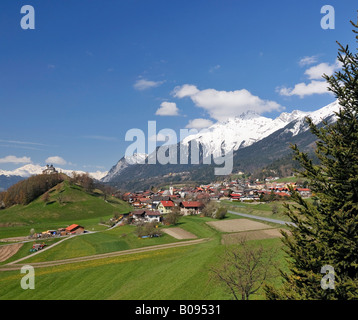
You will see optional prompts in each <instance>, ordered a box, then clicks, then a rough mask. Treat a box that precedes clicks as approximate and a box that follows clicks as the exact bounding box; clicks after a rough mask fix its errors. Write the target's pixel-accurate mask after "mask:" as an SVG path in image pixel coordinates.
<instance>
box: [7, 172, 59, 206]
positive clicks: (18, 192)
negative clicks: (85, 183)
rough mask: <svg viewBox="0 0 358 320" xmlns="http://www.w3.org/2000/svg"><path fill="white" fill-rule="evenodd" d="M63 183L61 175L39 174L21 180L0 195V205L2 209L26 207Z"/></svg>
mask: <svg viewBox="0 0 358 320" xmlns="http://www.w3.org/2000/svg"><path fill="white" fill-rule="evenodd" d="M62 181H63V176H62V175H61V174H58V173H56V174H40V175H36V176H32V177H30V178H28V179H26V180H22V181H20V182H18V183H16V184H14V185H12V186H11V187H10V188H8V189H7V190H6V191H4V192H1V193H0V204H1V205H2V207H4V208H9V207H11V206H13V205H16V204H20V205H27V204H29V203H30V202H31V201H33V200H35V199H36V198H38V197H39V196H41V195H42V194H44V193H45V192H46V191H48V190H50V189H51V188H53V187H54V186H56V185H57V184H59V183H60V182H62Z"/></svg>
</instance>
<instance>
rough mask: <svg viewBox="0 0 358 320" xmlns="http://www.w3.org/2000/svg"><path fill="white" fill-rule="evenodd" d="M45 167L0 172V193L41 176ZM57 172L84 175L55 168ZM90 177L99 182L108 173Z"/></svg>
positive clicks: (27, 165) (95, 173)
mask: <svg viewBox="0 0 358 320" xmlns="http://www.w3.org/2000/svg"><path fill="white" fill-rule="evenodd" d="M44 169H45V167H43V166H40V165H38V164H26V165H24V166H22V167H20V168H17V169H15V170H11V171H10V170H0V191H2V190H6V189H7V188H8V187H10V186H11V185H13V184H15V183H16V182H18V181H20V180H23V179H25V178H28V177H30V176H32V175H37V174H41V173H42V171H43V170H44ZM56 170H57V171H58V172H62V173H65V174H67V175H69V176H71V174H72V172H76V173H78V174H83V173H85V172H84V171H78V170H66V169H61V168H56ZM88 174H89V175H90V177H92V178H93V179H96V180H101V179H102V178H103V177H104V176H106V175H107V174H108V171H105V172H102V171H96V172H89V173H88Z"/></svg>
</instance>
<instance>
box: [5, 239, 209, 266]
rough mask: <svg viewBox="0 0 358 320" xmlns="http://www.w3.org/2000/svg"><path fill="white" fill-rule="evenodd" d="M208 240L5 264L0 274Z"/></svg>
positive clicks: (181, 245) (200, 240) (175, 246)
mask: <svg viewBox="0 0 358 320" xmlns="http://www.w3.org/2000/svg"><path fill="white" fill-rule="evenodd" d="M208 240H209V239H196V240H188V241H182V242H175V243H168V244H160V245H156V246H150V247H145V248H137V249H130V250H122V251H115V252H109V253H103V254H96V255H92V256H86V257H79V258H72V259H65V260H56V261H46V262H36V263H35V262H34V263H27V264H14V263H12V264H7V265H4V266H0V272H1V271H11V270H19V269H21V267H22V266H24V265H31V266H32V267H34V268H43V267H54V266H59V265H63V264H68V263H78V262H83V261H91V260H96V259H104V258H110V257H117V256H122V255H127V254H135V253H141V252H149V251H156V250H161V249H169V248H177V247H184V246H190V245H194V244H198V243H202V242H204V241H208Z"/></svg>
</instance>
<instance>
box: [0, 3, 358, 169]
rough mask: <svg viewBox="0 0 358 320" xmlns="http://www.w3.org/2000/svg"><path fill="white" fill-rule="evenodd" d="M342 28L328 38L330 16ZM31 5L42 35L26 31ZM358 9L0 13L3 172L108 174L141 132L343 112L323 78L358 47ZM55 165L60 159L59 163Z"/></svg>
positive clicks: (178, 7)
mask: <svg viewBox="0 0 358 320" xmlns="http://www.w3.org/2000/svg"><path fill="white" fill-rule="evenodd" d="M326 4H329V5H332V6H333V7H334V9H335V29H333V30H330V29H328V30H324V29H322V28H321V24H320V23H321V19H322V18H323V17H324V14H321V12H320V11H321V7H322V6H324V5H326ZM23 5H32V6H33V7H34V9H35V29H34V30H23V29H22V28H21V26H20V20H21V18H22V17H23V16H24V14H20V9H21V7H22V6H23ZM357 9H358V8H357V4H356V1H351V0H344V1H330V2H329V3H327V2H326V1H319V0H316V1H293V0H292V1H238V0H231V1H229V0H191V1H187V0H179V1H178V0H116V1H115V0H111V1H110V0H85V1H78V0H68V1H63V0H51V1H45V0H36V1H34V0H28V1H13V0H2V1H1V2H0V169H5V170H11V169H14V168H16V167H19V166H21V165H24V164H26V163H34V164H41V165H45V164H46V160H53V161H52V162H53V163H54V164H55V165H58V166H60V167H62V168H64V169H74V170H86V171H96V170H102V171H104V170H109V169H110V167H111V166H112V165H114V164H115V163H116V162H117V161H118V160H119V159H120V158H121V157H122V156H123V155H124V152H125V150H126V148H127V147H128V146H129V145H130V142H126V141H125V134H126V132H127V131H128V130H130V129H132V128H139V129H142V130H143V131H144V132H146V130H147V125H148V121H156V122H157V130H158V131H159V130H160V129H163V128H170V129H173V130H175V131H176V132H177V133H178V135H179V130H180V129H182V128H186V127H188V128H189V127H197V128H201V127H202V126H205V125H209V124H210V123H215V122H216V121H220V120H224V119H225V118H226V117H229V116H237V115H239V114H241V113H242V112H243V111H245V110H247V109H255V110H256V111H257V112H259V113H261V114H262V115H264V116H267V117H272V118H273V117H276V116H277V115H279V113H280V112H282V111H286V112H291V111H292V110H294V109H300V110H304V111H310V110H316V109H318V108H320V107H323V106H325V105H327V104H328V103H330V102H332V101H334V97H333V96H332V95H330V94H328V93H326V92H325V91H322V80H321V78H320V72H321V71H325V72H333V71H334V70H336V69H337V67H338V66H337V64H336V56H337V48H338V46H337V44H336V40H338V41H340V42H341V43H342V44H349V45H350V46H351V49H354V48H356V43H355V42H354V37H353V33H352V32H351V29H352V27H351V25H350V23H349V20H354V21H356V19H357ZM49 158H50V159H49Z"/></svg>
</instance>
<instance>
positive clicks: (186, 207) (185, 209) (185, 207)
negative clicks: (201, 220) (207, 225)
mask: <svg viewBox="0 0 358 320" xmlns="http://www.w3.org/2000/svg"><path fill="white" fill-rule="evenodd" d="M203 207H204V205H203V204H202V203H201V202H199V201H182V202H181V204H180V212H181V213H182V214H183V215H189V214H200V213H201V210H202V209H203Z"/></svg>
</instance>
